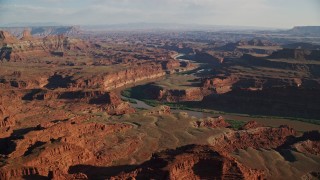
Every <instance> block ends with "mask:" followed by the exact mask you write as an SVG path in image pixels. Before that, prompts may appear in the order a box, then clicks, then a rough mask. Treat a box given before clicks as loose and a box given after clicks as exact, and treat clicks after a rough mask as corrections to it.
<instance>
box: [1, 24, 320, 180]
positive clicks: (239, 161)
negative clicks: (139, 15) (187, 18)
mask: <svg viewBox="0 0 320 180" xmlns="http://www.w3.org/2000/svg"><path fill="white" fill-rule="evenodd" d="M300 29H301V28H295V29H293V30H292V31H290V32H287V33H288V36H283V37H282V36H281V34H280V35H278V34H276V35H274V33H276V32H267V33H266V34H268V36H267V35H266V34H264V32H260V31H259V32H254V33H250V32H246V33H243V32H242V31H239V32H227V33H225V32H198V31H197V32H193V31H190V32H179V31H174V32H170V31H161V32H157V31H151V32H149V31H142V32H140V31H139V32H136V31H133V32H127V31H123V32H122V31H114V32H113V31H97V32H96V31H86V30H83V29H81V28H80V27H75V26H57V27H51V26H50V27H27V28H1V30H0V179H4V180H7V179H8V180H9V179H54V180H60V179H70V180H71V179H230V180H231V179H252V180H253V179H318V178H319V177H320V176H319V174H320V163H319V162H320V133H319V130H320V124H319V120H318V119H319V113H318V112H319V111H320V109H319V107H320V106H319V105H320V98H319V95H318V92H319V88H320V83H319V82H320V79H319V77H320V74H319V72H320V71H319V70H320V69H319V68H320V66H319V65H320V64H319V49H317V48H316V47H317V45H316V44H312V43H311V44H309V43H310V42H309V41H310V40H308V41H307V42H304V43H300V42H292V38H291V35H292V33H297V31H300ZM302 31H304V30H303V28H302ZM281 33H285V32H282V31H281ZM298 34H299V33H298ZM279 36H280V37H281V38H279ZM299 40H300V39H299ZM301 40H304V37H301ZM288 122H289V123H288ZM288 124H292V125H294V127H291V126H289V125H288Z"/></svg>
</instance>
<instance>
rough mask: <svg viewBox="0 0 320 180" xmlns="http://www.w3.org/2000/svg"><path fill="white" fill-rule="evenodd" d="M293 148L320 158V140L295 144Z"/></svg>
mask: <svg viewBox="0 0 320 180" xmlns="http://www.w3.org/2000/svg"><path fill="white" fill-rule="evenodd" d="M293 148H294V149H296V150H297V151H299V152H302V153H310V154H314V155H317V156H319V155H320V140H318V141H311V140H305V141H302V142H298V143H295V144H294V145H293Z"/></svg>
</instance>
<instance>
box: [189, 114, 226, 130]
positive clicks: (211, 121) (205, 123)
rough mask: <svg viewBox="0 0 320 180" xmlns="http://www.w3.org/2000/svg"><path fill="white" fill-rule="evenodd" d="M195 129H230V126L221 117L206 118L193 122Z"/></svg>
mask: <svg viewBox="0 0 320 180" xmlns="http://www.w3.org/2000/svg"><path fill="white" fill-rule="evenodd" d="M194 125H195V127H208V128H217V127H224V128H226V127H230V124H229V123H227V122H225V121H224V118H223V117H222V116H219V117H216V118H212V117H208V118H206V119H203V120H199V121H196V122H195V124H194Z"/></svg>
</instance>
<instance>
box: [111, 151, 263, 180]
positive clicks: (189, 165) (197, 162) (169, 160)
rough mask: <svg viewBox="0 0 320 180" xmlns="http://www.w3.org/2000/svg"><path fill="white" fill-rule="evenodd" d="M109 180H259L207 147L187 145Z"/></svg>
mask: <svg viewBox="0 0 320 180" xmlns="http://www.w3.org/2000/svg"><path fill="white" fill-rule="evenodd" d="M111 179H114V180H116V179H252V180H253V179H263V173H262V172H261V171H258V170H254V169H250V168H248V167H245V166H244V165H242V164H240V163H239V162H237V161H236V160H235V159H234V158H232V157H230V156H228V155H226V154H224V153H218V152H216V151H215V150H213V148H212V147H210V146H199V145H198V146H197V145H189V146H184V147H181V148H178V149H176V150H167V151H163V152H160V153H157V154H155V155H153V157H152V159H151V160H150V161H148V162H146V163H144V164H142V165H141V166H139V167H138V168H137V169H136V170H134V171H132V172H129V173H123V174H121V175H119V176H116V177H112V178H111Z"/></svg>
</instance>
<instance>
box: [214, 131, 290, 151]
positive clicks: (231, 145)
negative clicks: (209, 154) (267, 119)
mask: <svg viewBox="0 0 320 180" xmlns="http://www.w3.org/2000/svg"><path fill="white" fill-rule="evenodd" d="M295 135H296V132H295V131H294V130H293V129H292V128H290V127H288V126H281V127H279V128H271V127H259V128H254V129H248V130H240V131H231V132H228V133H226V134H222V135H218V136H216V137H212V138H211V139H210V140H209V141H210V142H209V143H210V144H211V145H212V146H215V147H216V149H217V150H219V151H223V152H233V151H235V150H236V149H246V148H248V147H252V148H255V149H259V148H264V149H271V148H277V147H279V146H281V145H283V144H284V143H285V142H286V141H287V140H288V139H290V138H293V136H295Z"/></svg>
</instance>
